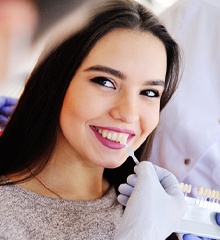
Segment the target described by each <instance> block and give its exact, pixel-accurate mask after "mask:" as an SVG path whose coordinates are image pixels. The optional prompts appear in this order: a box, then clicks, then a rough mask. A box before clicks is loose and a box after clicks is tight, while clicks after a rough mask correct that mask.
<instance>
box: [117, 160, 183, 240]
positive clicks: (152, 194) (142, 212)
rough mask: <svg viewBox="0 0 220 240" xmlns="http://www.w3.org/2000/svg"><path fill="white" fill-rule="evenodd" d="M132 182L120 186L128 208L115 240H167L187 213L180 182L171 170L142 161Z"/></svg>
mask: <svg viewBox="0 0 220 240" xmlns="http://www.w3.org/2000/svg"><path fill="white" fill-rule="evenodd" d="M134 171H135V173H136V175H135V174H132V175H130V176H129V177H128V183H126V184H122V185H120V187H119V191H120V193H121V194H120V195H119V196H118V201H119V202H120V203H122V204H124V205H126V209H125V211H124V214H123V216H122V220H121V224H120V226H119V229H118V231H117V233H116V236H115V240H134V239H138V240H149V239H152V240H156V239H157V240H164V239H166V238H167V237H168V236H169V235H170V234H171V233H172V232H174V231H175V229H176V228H177V226H178V224H179V223H180V221H181V219H182V218H183V215H184V214H185V212H186V210H187V204H186V201H185V198H184V195H183V192H182V191H181V189H180V187H179V182H178V181H177V179H176V178H175V176H174V175H173V174H172V173H170V172H169V171H167V170H165V169H163V168H160V167H157V166H153V164H152V163H151V162H147V161H143V162H140V163H139V164H138V165H137V166H135V169H134Z"/></svg>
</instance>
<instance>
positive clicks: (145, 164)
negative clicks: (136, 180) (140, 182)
mask: <svg viewBox="0 0 220 240" xmlns="http://www.w3.org/2000/svg"><path fill="white" fill-rule="evenodd" d="M149 168H150V169H153V170H154V167H153V164H152V163H151V162H149V161H142V162H140V163H139V164H138V165H136V166H135V167H134V172H135V173H136V174H138V173H144V172H146V171H147V169H149Z"/></svg>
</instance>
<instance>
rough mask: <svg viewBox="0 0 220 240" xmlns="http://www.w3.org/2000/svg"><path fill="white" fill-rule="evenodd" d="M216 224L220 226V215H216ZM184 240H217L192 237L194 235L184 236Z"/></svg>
mask: <svg viewBox="0 0 220 240" xmlns="http://www.w3.org/2000/svg"><path fill="white" fill-rule="evenodd" d="M216 222H217V223H218V225H219V226H220V213H217V214H216ZM183 240H215V239H211V238H203V237H197V236H195V235H192V234H184V235H183Z"/></svg>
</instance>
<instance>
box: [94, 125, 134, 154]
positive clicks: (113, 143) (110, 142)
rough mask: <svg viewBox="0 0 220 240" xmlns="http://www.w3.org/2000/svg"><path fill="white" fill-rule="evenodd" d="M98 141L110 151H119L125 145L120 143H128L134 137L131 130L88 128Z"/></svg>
mask: <svg viewBox="0 0 220 240" xmlns="http://www.w3.org/2000/svg"><path fill="white" fill-rule="evenodd" d="M90 127H91V129H92V131H93V132H94V134H95V136H96V138H97V139H98V141H100V142H101V143H102V144H103V145H104V146H106V147H108V148H112V149H121V148H123V147H124V146H125V145H124V144H122V142H126V143H129V142H130V141H131V139H132V138H133V137H134V136H135V134H134V132H133V131H131V130H120V129H118V128H113V127H97V126H90Z"/></svg>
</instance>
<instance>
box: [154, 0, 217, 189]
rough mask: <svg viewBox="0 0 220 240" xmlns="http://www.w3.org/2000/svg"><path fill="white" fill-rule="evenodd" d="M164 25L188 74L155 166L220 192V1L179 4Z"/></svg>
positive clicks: (162, 133) (158, 139)
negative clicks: (181, 51) (181, 52)
mask: <svg viewBox="0 0 220 240" xmlns="http://www.w3.org/2000/svg"><path fill="white" fill-rule="evenodd" d="M161 19H162V20H163V21H164V23H165V25H166V27H167V29H168V30H169V31H170V33H171V35H172V36H173V37H174V39H175V40H176V41H177V42H178V43H179V45H180V47H181V48H182V50H183V53H184V54H183V62H184V71H183V75H182V79H181V82H180V85H179V88H178V90H177V92H176V94H175V96H174V97H173V98H172V100H171V101H170V103H169V104H168V105H167V106H166V108H165V109H164V110H163V111H162V114H161V119H160V123H159V126H158V129H157V131H156V136H155V140H154V144H153V152H152V155H151V157H150V160H151V161H152V162H154V163H155V164H158V165H160V166H162V167H165V168H167V169H168V170H170V171H171V172H173V173H174V174H175V175H176V176H177V178H178V180H179V181H184V182H185V183H191V184H192V185H193V186H203V187H209V188H211V189H215V190H220V1H219V0H180V1H178V2H177V3H175V4H174V5H173V6H171V7H170V8H169V9H167V10H166V11H165V12H164V13H163V14H162V15H161ZM185 159H188V160H185Z"/></svg>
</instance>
